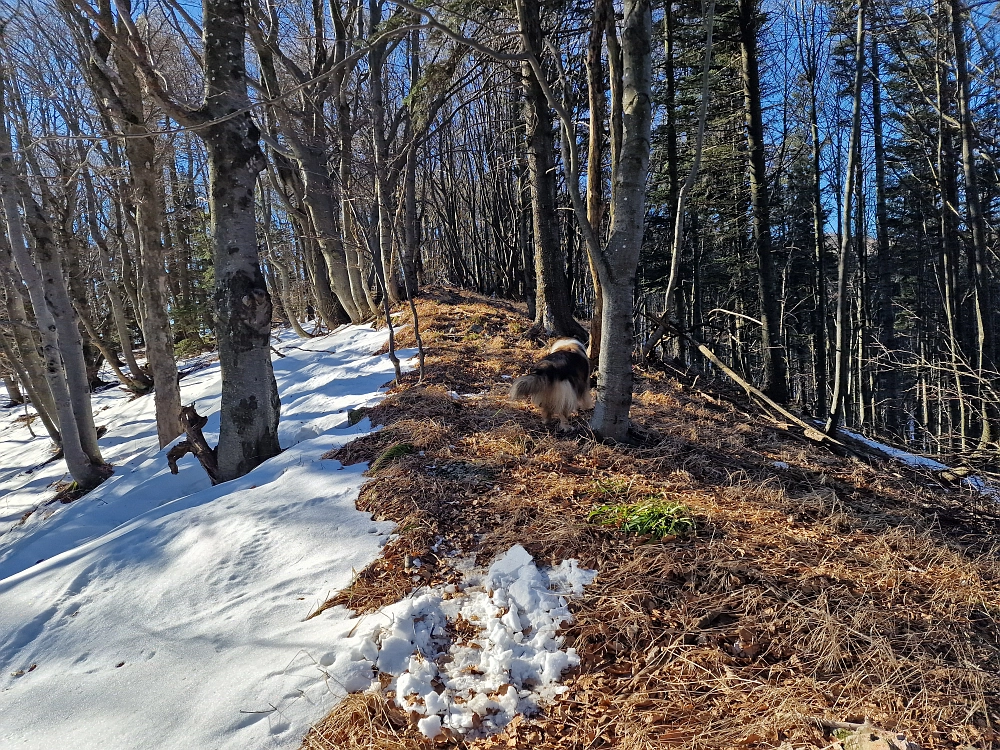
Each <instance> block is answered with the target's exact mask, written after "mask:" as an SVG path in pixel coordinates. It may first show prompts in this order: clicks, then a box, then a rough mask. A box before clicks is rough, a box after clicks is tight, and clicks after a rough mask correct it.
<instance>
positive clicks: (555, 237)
mask: <svg viewBox="0 0 1000 750" xmlns="http://www.w3.org/2000/svg"><path fill="white" fill-rule="evenodd" d="M517 16H518V21H519V23H520V28H521V34H522V36H523V39H524V46H525V50H526V51H527V52H529V53H530V54H532V55H535V56H536V57H538V58H540V57H541V54H542V27H541V18H540V13H539V5H538V0H517ZM521 75H522V79H523V81H522V82H523V86H524V97H525V98H524V120H525V123H526V126H527V138H528V171H529V174H530V176H531V209H532V223H533V225H534V233H535V283H536V291H535V294H536V298H535V324H536V325H537V326H539V327H540V328H541V329H542V330H544V331H546V332H548V333H550V334H553V335H556V336H572V337H575V338H578V339H581V340H582V339H585V338H586V331H584V329H583V327H582V326H581V325H580V324H579V323H577V322H576V320H574V319H573V303H572V300H571V299H570V293H569V282H568V280H567V277H566V267H565V265H566V260H565V258H564V257H563V252H562V248H561V247H560V244H559V223H558V221H557V220H556V216H557V209H558V205H557V203H556V174H555V167H554V155H555V149H554V139H553V133H552V119H551V115H550V114H549V104H548V100H547V99H546V97H545V93H544V91H543V90H542V87H541V85H540V84H539V82H538V79H537V77H536V75H535V72H534V70H533V69H532V67H531V65H530V64H529V63H527V62H525V63H523V64H522V66H521Z"/></svg>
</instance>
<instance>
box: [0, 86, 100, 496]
mask: <svg viewBox="0 0 1000 750" xmlns="http://www.w3.org/2000/svg"><path fill="white" fill-rule="evenodd" d="M5 98H6V97H5V95H4V94H0V104H3V100H4V99H5ZM5 119H6V117H5V113H4V112H0V200H2V203H3V212H4V218H5V220H6V223H7V236H8V239H9V241H10V246H11V252H12V254H13V256H14V261H15V262H16V263H17V266H18V269H19V271H20V274H21V277H22V278H23V279H24V282H25V287H26V288H27V290H28V294H29V296H30V298H31V305H32V307H33V308H34V311H35V319H36V321H37V322H38V329H39V333H40V334H41V339H42V359H43V361H44V365H45V373H46V380H47V381H48V385H49V389H50V392H51V394H52V399H53V404H54V412H53V414H54V415H55V416H56V418H57V419H58V422H59V434H60V436H61V437H62V443H61V445H62V449H63V455H64V457H65V459H66V466H67V468H68V469H69V472H70V475H71V476H72V477H73V479H74V481H76V482H77V484H78V485H79V486H80V487H81V488H83V489H90V488H93V487H96V486H97V485H98V484H100V483H101V482H102V481H104V479H105V478H106V476H107V469H106V467H105V466H104V463H103V461H101V460H100V453H99V452H98V454H97V455H98V460H97V461H95V460H93V458H92V457H91V455H90V452H89V451H88V450H86V449H85V447H84V438H83V437H82V436H81V434H80V422H79V421H78V419H77V414H76V411H75V409H74V400H73V397H72V394H71V390H70V389H71V386H70V384H69V378H68V372H67V370H68V369H70V368H74V369H76V372H75V373H74V374H75V375H76V377H75V378H74V380H73V383H74V386H76V387H78V388H81V389H82V391H83V396H84V398H85V399H86V401H87V403H88V405H89V402H90V389H89V387H87V383H86V368H85V367H84V366H83V362H82V360H83V351H82V342H81V341H80V340H79V330H77V333H76V337H77V341H76V342H75V343H76V344H77V345H78V346H79V352H78V356H71V354H70V349H71V347H72V345H73V344H74V342H72V341H69V342H66V359H67V360H68V361H67V362H66V368H65V369H64V365H63V363H64V358H63V352H62V351H61V348H60V347H61V346H62V344H63V342H61V341H60V338H59V331H60V326H59V325H58V324H57V321H56V318H55V314H54V313H53V311H52V309H51V308H50V307H49V304H48V296H49V293H51V292H52V289H51V287H53V286H62V291H63V295H64V296H65V297H68V296H69V295H68V294H67V293H66V289H65V282H64V281H63V279H62V275H61V271H60V272H59V275H58V276H56V277H55V278H53V277H51V276H50V277H49V278H48V279H46V280H44V281H43V278H42V274H41V273H40V272H39V270H38V268H37V267H36V266H35V264H34V261H33V260H32V258H31V254H30V253H29V251H28V245H27V242H26V238H25V235H24V230H23V227H22V224H21V215H20V210H19V206H18V204H19V203H20V202H21V200H22V199H23V200H24V202H25V204H26V208H28V209H29V210H30V208H31V206H30V204H33V203H34V197H33V196H31V195H27V196H23V195H21V192H22V191H21V184H20V183H21V180H20V179H19V176H18V174H17V172H16V167H15V165H14V161H13V158H12V155H13V148H12V145H11V137H10V133H9V131H8V130H7V126H6V122H5ZM35 207H36V208H37V206H35ZM43 228H45V229H47V227H43ZM36 241H37V243H38V244H39V245H41V246H44V247H43V248H40V249H41V250H42V252H45V253H48V254H49V255H50V256H51V253H52V250H51V245H52V241H51V236H50V235H48V236H46V235H43V236H42V237H41V238H36ZM48 265H49V267H50V269H51V266H52V263H49V264H48ZM57 267H58V265H57ZM70 311H71V312H72V308H70ZM73 324H74V326H75V320H74V321H73ZM63 328H65V327H63ZM90 417H91V427H93V412H92V411H90ZM96 443H97V431H96V428H95V429H94V432H93V440H89V439H88V440H87V445H88V446H90V445H93V446H96Z"/></svg>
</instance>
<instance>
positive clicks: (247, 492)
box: [0, 326, 413, 750]
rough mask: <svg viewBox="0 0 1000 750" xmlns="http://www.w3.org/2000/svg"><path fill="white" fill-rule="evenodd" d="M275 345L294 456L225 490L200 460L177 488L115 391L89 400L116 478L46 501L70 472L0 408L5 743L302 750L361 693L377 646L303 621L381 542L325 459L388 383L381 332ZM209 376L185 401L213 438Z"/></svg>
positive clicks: (207, 371) (146, 430)
mask: <svg viewBox="0 0 1000 750" xmlns="http://www.w3.org/2000/svg"><path fill="white" fill-rule="evenodd" d="M281 340H282V341H284V342H287V344H288V346H286V347H284V348H285V352H286V353H287V356H286V357H284V358H278V359H276V360H275V361H274V372H275V378H276V380H277V383H278V390H279V393H280V396H281V402H282V406H281V424H280V426H279V439H280V442H281V445H282V446H283V447H284V448H285V450H284V452H283V453H282V454H281V455H279V456H276V457H275V458H273V459H271V460H270V461H267V462H265V463H264V464H262V465H261V466H259V467H257V468H256V469H255V470H254V471H252V472H250V473H249V474H247V475H246V476H245V477H242V478H240V479H238V480H234V481H232V482H227V483H225V484H222V485H218V486H216V487H212V486H210V484H209V481H208V478H207V477H206V475H205V473H204V471H203V470H202V468H201V466H200V465H198V463H197V461H196V460H195V459H194V458H193V457H191V456H187V457H185V458H184V459H182V460H181V461H180V463H179V467H180V472H179V474H178V475H176V476H174V475H171V474H170V473H169V469H168V468H167V463H166V456H165V454H166V450H167V449H169V446H168V448H166V449H163V450H160V449H159V446H158V444H157V438H156V426H155V417H154V411H153V399H152V396H151V395H146V396H143V397H141V398H136V399H130V395H129V394H127V393H125V392H123V391H122V390H121V389H110V390H107V391H104V392H102V393H98V394H95V395H94V399H93V400H94V410H95V412H96V414H97V421H98V424H104V425H107V426H108V428H109V429H108V432H107V434H106V435H105V436H104V437H102V438H101V440H100V445H101V449H102V452H103V454H104V456H105V458H106V459H107V460H109V461H110V462H111V463H113V464H114V465H115V473H114V475H113V476H112V477H111V478H110V479H109V480H108V481H107V482H106V483H105V484H103V485H102V486H101V487H99V488H98V489H96V490H95V491H93V492H91V493H90V494H88V495H87V496H85V497H84V498H81V499H80V500H77V501H76V502H73V503H71V504H69V505H61V504H58V503H56V504H49V503H48V501H49V500H50V499H51V498H52V496H53V494H54V489H53V488H52V487H51V485H52V483H53V482H54V481H57V480H59V479H64V478H65V477H66V474H65V467H64V464H63V463H62V462H61V461H60V462H52V463H49V464H46V465H44V466H39V464H41V463H42V461H43V460H44V454H45V452H46V447H47V444H48V440H47V438H44V437H42V436H41V435H42V434H43V433H41V431H40V429H39V432H38V434H39V437H37V438H32V437H31V435H30V434H29V433H28V431H27V429H26V428H25V427H24V426H23V425H22V424H19V423H17V422H15V417H16V416H17V413H15V412H14V411H13V410H3V411H2V412H0V498H2V499H0V705H3V708H4V710H3V711H2V712H0V747H2V748H8V747H18V748H26V749H30V748H37V749H38V750H42V749H45V750H48V749H50V748H63V747H66V748H69V747H73V748H98V747H99V748H102V749H104V750H133V749H134V748H137V747H155V748H157V749H158V750H187V749H188V748H191V747H207V748H213V750H229V749H232V750H237V749H240V750H242V748H247V747H252V748H255V749H263V750H269V749H271V748H288V747H296V746H297V745H298V743H299V742H300V741H301V738H302V736H303V735H304V733H305V731H306V729H307V728H308V727H309V725H310V724H311V723H313V722H315V721H317V720H318V719H320V718H321V717H322V716H323V715H324V714H325V713H326V711H328V710H329V708H330V707H331V706H332V705H333V704H334V703H335V702H336V701H337V700H339V699H340V698H342V697H343V696H344V695H346V694H347V693H348V692H350V691H352V690H357V689H361V688H364V687H366V686H368V685H370V684H371V680H372V674H373V673H372V670H371V662H367V666H365V664H366V663H365V662H363V661H361V660H363V659H365V658H370V657H376V658H377V656H378V649H377V647H376V646H375V644H374V643H369V644H367V645H365V644H363V643H357V644H356V651H351V650H350V649H349V648H348V645H346V644H355V641H352V639H351V630H352V628H353V627H354V626H355V624H356V623H355V622H354V621H352V620H351V619H350V617H349V613H348V612H346V611H344V610H342V609H333V610H328V611H326V612H324V613H322V614H321V615H319V616H318V617H314V618H312V619H306V618H307V616H308V615H309V614H310V613H311V612H314V611H315V610H316V608H317V607H318V606H319V605H320V604H321V603H322V602H323V601H325V600H326V599H327V598H328V597H329V596H330V595H331V594H332V593H334V592H336V591H338V590H340V589H342V588H344V587H345V586H347V585H349V584H350V583H351V581H352V580H353V577H354V571H356V570H361V569H362V568H363V567H365V566H366V565H367V564H368V563H369V562H371V561H372V560H373V559H374V558H375V557H376V556H377V555H378V554H379V553H380V551H381V549H382V546H383V545H384V544H385V542H386V539H387V538H388V537H387V535H388V534H389V532H390V531H391V530H392V524H390V523H376V522H374V521H373V520H372V518H371V516H370V515H369V514H367V513H362V512H360V511H358V510H357V509H356V508H355V507H354V503H355V501H356V499H357V495H358V491H359V489H360V486H361V484H362V482H363V481H364V477H363V476H362V471H363V470H364V468H365V467H364V466H363V465H356V466H350V467H344V466H341V465H340V464H339V463H338V462H336V461H332V460H321V456H322V455H323V454H324V453H326V452H327V451H329V450H330V449H331V448H336V447H338V446H340V445H343V444H345V443H347V442H348V441H349V440H351V439H353V438H354V437H356V436H358V435H360V434H364V433H365V432H367V431H370V430H371V429H372V428H371V423H370V422H369V421H368V420H367V419H366V420H362V421H361V422H360V423H358V424H356V425H354V426H353V427H349V426H348V424H347V410H348V409H353V408H358V407H361V406H369V405H372V404H374V403H377V402H378V401H379V400H380V399H381V398H382V397H383V394H382V392H381V390H380V388H381V386H382V385H383V384H385V383H387V382H389V381H390V380H391V379H392V376H393V368H392V365H391V363H390V362H389V361H388V359H387V357H385V356H376V357H372V356H371V352H373V351H376V350H378V349H379V348H380V347H381V346H382V345H383V344H384V343H385V340H386V334H385V332H383V331H373V330H372V329H371V328H370V327H360V326H354V327H349V328H344V329H342V330H340V331H338V332H337V333H335V334H332V335H330V336H326V337H322V338H317V339H310V340H309V341H305V342H303V341H299V340H298V339H294V338H292V337H290V336H288V335H284V336H283V337H282V339H281ZM279 345H280V344H279ZM412 354H413V352H412V351H405V352H400V356H401V358H405V357H410V356H412ZM205 364H206V365H207V366H205V367H204V369H199V370H197V371H196V372H194V373H192V374H191V375H189V376H188V377H186V378H184V379H183V380H181V396H182V399H183V402H184V403H192V402H195V403H196V405H197V408H198V410H199V412H200V413H201V414H204V415H206V416H208V418H209V421H208V424H207V425H206V427H205V435H206V437H207V438H208V439H209V441H210V442H215V440H217V437H218V435H217V433H218V429H219V415H218V410H219V405H220V382H219V365H218V363H217V362H215V363H210V364H208V363H205ZM18 413H19V412H18ZM29 512H30V514H29V515H27V517H25V518H23V521H22V517H23V516H24V515H25V514H26V513H29ZM351 648H353V646H352V647H351Z"/></svg>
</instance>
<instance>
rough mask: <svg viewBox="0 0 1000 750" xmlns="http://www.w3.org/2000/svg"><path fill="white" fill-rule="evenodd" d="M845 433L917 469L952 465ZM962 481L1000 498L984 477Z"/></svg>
mask: <svg viewBox="0 0 1000 750" xmlns="http://www.w3.org/2000/svg"><path fill="white" fill-rule="evenodd" d="M842 432H844V434H846V435H849V436H850V437H852V438H854V439H855V440H858V441H859V442H862V443H864V444H865V445H867V446H868V447H870V448H874V449H875V450H877V451H880V452H881V453H883V454H885V455H887V456H889V457H891V458H894V459H896V460H897V461H902V462H903V463H904V464H906V465H908V466H912V467H914V468H917V469H928V470H930V471H944V470H946V469H949V468H950V467H949V466H947V465H946V464H943V463H941V462H940V461H935V460H934V459H933V458H927V457H926V456H918V455H916V454H914V453H908V452H906V451H904V450H900V449H899V448H893V447H892V446H891V445H886V444H885V443H879V442H877V441H875V440H872V439H871V438H867V437H865V436H864V435H862V434H860V433H858V432H852V431H851V430H843V429H842ZM962 482H963V483H964V484H966V485H968V486H969V487H971V488H972V489H974V490H976V491H977V492H979V493H980V494H983V495H986V496H987V497H991V498H994V499H1000V491H998V490H997V489H996V488H995V487H992V486H990V485H989V484H988V483H987V482H986V481H985V480H984V479H983V478H982V477H977V476H969V477H964V478H963V479H962Z"/></svg>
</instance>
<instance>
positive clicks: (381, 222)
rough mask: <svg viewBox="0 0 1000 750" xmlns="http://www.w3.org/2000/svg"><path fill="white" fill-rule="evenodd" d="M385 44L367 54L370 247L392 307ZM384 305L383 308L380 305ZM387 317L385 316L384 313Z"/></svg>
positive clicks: (396, 293) (375, 5) (378, 11)
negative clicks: (374, 215) (372, 206)
mask: <svg viewBox="0 0 1000 750" xmlns="http://www.w3.org/2000/svg"><path fill="white" fill-rule="evenodd" d="M368 8H369V18H370V22H371V29H370V33H371V34H374V32H375V26H376V25H377V24H378V23H379V22H381V20H382V3H381V2H380V0H370V1H369V3H368ZM387 47H388V45H387V43H386V42H379V43H377V44H375V45H373V47H372V50H371V52H369V53H368V69H369V71H370V81H369V87H370V92H371V110H372V146H373V148H372V154H373V156H374V169H375V204H376V213H377V217H378V221H377V223H376V224H377V225H376V232H377V235H376V238H375V242H374V243H372V244H373V248H372V250H373V254H377V255H378V259H377V262H376V263H375V268H376V271H377V272H378V273H379V281H380V283H381V285H382V291H383V292H384V293H385V294H386V295H388V297H389V300H390V301H391V302H392V303H393V304H398V303H399V302H401V301H402V299H403V294H402V290H401V289H400V284H399V279H398V278H397V276H396V272H395V265H394V264H393V262H392V261H393V252H392V234H393V231H392V230H393V220H392V208H391V203H392V194H393V192H395V180H394V179H393V175H392V174H391V168H390V165H389V142H388V139H387V137H386V125H387V123H386V102H385V85H384V81H383V76H384V75H385V64H386V53H387ZM383 306H384V305H383ZM386 314H387V315H388V313H386Z"/></svg>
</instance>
